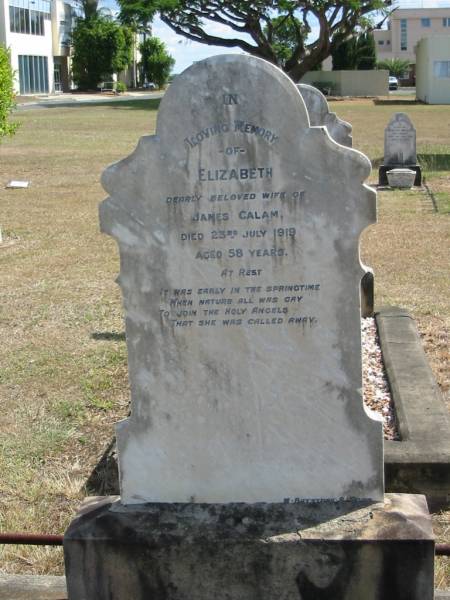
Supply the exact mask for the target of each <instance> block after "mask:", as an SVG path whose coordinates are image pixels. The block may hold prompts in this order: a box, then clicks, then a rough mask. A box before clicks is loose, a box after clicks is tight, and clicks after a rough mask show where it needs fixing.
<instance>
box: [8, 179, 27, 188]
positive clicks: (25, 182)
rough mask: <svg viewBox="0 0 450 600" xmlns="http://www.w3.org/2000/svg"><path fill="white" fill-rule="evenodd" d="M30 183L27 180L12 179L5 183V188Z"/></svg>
mask: <svg viewBox="0 0 450 600" xmlns="http://www.w3.org/2000/svg"><path fill="white" fill-rule="evenodd" d="M29 185H30V182H29V181H19V180H15V179H13V180H12V181H10V182H9V183H8V184H7V186H6V187H7V188H13V189H14V188H27V187H28V186H29Z"/></svg>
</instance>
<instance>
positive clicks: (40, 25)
mask: <svg viewBox="0 0 450 600" xmlns="http://www.w3.org/2000/svg"><path fill="white" fill-rule="evenodd" d="M73 18H74V11H73V9H72V7H71V6H70V4H68V3H65V2H64V0H0V44H3V45H4V46H6V47H7V48H9V50H10V53H11V65H12V68H13V70H14V71H15V91H16V93H18V94H48V93H54V92H59V91H63V90H67V89H68V87H69V71H68V57H69V53H70V37H69V35H70V31H71V29H72V20H73Z"/></svg>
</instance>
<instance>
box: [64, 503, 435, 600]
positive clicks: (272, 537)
mask: <svg viewBox="0 0 450 600" xmlns="http://www.w3.org/2000/svg"><path fill="white" fill-rule="evenodd" d="M64 553H65V561H66V577H67V584H68V592H69V599H70V600H107V599H108V600H130V599H133V600H148V599H151V600H163V599H164V600H212V599H214V600H274V598H277V600H291V599H292V600H294V599H295V600H299V598H301V600H361V599H363V598H364V600H391V599H392V600H394V599H395V600H432V598H433V558H434V541H433V534H432V530H431V522H430V516H429V513H428V509H427V506H426V502H425V498H424V497H423V496H416V495H408V494H387V495H386V496H385V501H384V503H382V502H381V503H365V504H363V503H361V502H359V503H357V502H351V501H336V502H330V501H328V502H308V503H293V504H161V503H160V504H151V503H149V504H142V505H136V504H135V505H131V506H130V505H129V506H124V505H122V504H121V503H120V499H119V498H118V497H106V498H102V499H99V498H94V499H91V500H90V501H88V502H86V503H85V504H84V505H83V507H82V509H81V510H80V512H79V514H78V516H77V517H76V518H75V519H74V520H73V521H72V524H71V525H70V527H69V529H68V530H67V532H66V535H65V538H64Z"/></svg>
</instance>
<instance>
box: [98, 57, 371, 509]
mask: <svg viewBox="0 0 450 600" xmlns="http://www.w3.org/2000/svg"><path fill="white" fill-rule="evenodd" d="M266 86H269V88H270V90H269V89H268V88H267V87H266ZM262 90H265V91H264V94H262ZM281 97H282V98H283V110H279V106H280V98H281ZM186 98H191V99H192V100H191V106H190V112H189V113H188V112H187V111H186V110H185V108H183V106H184V103H185V101H186ZM275 98H277V101H276V102H275ZM177 115H178V117H177ZM286 115H289V118H286ZM292 123H295V127H293V126H292ZM369 172H370V163H369V161H368V159H367V158H366V157H365V156H363V155H362V154H361V153H359V152H356V151H353V150H350V149H347V148H343V147H340V146H338V145H336V144H335V143H334V142H333V141H332V140H330V138H328V137H327V136H326V135H324V134H323V132H322V131H321V130H319V129H314V128H310V127H309V126H308V120H307V114H306V111H305V107H304V105H303V103H302V102H301V100H300V96H299V94H298V93H297V91H296V89H295V86H294V85H292V84H291V82H290V81H289V79H288V78H287V77H286V76H284V75H282V74H281V73H278V71H275V72H274V71H273V67H271V66H270V65H268V64H267V63H265V62H261V61H259V60H255V59H250V58H245V59H244V58H241V59H236V57H233V56H231V57H230V56H222V57H220V58H216V59H211V60H210V61H207V62H204V63H199V64H197V65H196V66H193V67H192V68H191V69H189V70H188V71H187V72H185V73H184V75H183V76H181V77H178V78H177V79H176V81H175V82H174V84H173V85H172V86H171V87H170V88H169V90H168V92H167V93H166V95H165V97H164V99H163V102H162V103H161V107H160V109H159V115H158V125H157V132H156V135H155V136H151V137H146V138H142V139H141V141H140V143H139V145H138V147H137V149H136V151H135V152H134V154H132V155H131V156H130V157H129V158H127V159H126V160H124V161H121V162H119V163H117V164H116V165H113V166H112V167H110V168H109V169H108V170H107V171H106V172H105V174H104V176H103V184H104V186H105V188H106V190H107V191H108V192H109V193H110V195H111V196H110V198H109V199H107V200H106V201H105V202H104V203H103V205H102V208H101V228H102V230H103V231H104V232H106V233H109V234H111V235H113V236H114V237H115V238H116V240H117V241H118V243H119V247H120V255H121V273H120V285H121V288H122V292H123V297H124V304H125V311H126V333H127V340H128V356H129V359H128V361H129V371H130V383H131V394H132V414H131V417H130V418H129V419H128V420H126V421H124V422H122V423H120V424H119V426H118V428H117V443H118V452H119V468H120V478H121V496H122V501H123V502H125V503H138V502H143V501H157V502H194V501H195V502H294V501H295V499H296V498H297V499H298V498H303V499H330V498H340V497H345V498H350V497H356V498H371V499H380V498H381V497H382V495H383V458H382V433H381V423H380V422H378V421H376V420H374V419H372V418H371V417H369V415H368V414H367V413H366V411H365V409H364V408H363V403H362V396H361V387H362V383H361V339H360V321H359V317H360V307H359V293H358V288H359V284H360V280H361V277H362V275H363V271H362V269H361V265H360V262H359V258H358V256H359V254H358V246H359V235H360V233H361V231H362V230H363V229H364V228H365V227H366V226H367V225H369V224H370V223H372V222H373V221H374V220H375V193H374V192H373V191H372V190H371V189H369V188H367V187H365V186H364V185H363V181H364V179H365V178H366V177H367V175H368V174H369ZM344 440H345V442H344ZM169 473H170V476H168V474H169Z"/></svg>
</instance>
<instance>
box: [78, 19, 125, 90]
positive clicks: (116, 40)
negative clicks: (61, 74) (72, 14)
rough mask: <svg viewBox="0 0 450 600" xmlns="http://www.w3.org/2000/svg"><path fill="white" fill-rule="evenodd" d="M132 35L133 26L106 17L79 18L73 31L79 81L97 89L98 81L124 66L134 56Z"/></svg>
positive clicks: (82, 85)
mask: <svg viewBox="0 0 450 600" xmlns="http://www.w3.org/2000/svg"><path fill="white" fill-rule="evenodd" d="M131 36H132V34H131V31H130V29H128V28H127V27H123V26H121V25H119V24H117V23H115V22H114V21H111V20H110V19H107V18H105V17H101V16H97V17H95V18H91V19H89V20H86V19H78V21H77V24H76V26H75V29H74V30H73V33H72V43H73V58H72V74H73V80H74V81H75V83H76V85H77V86H78V87H79V88H80V89H82V90H95V89H96V88H97V85H98V83H99V81H101V80H104V79H105V77H111V74H112V73H118V72H119V71H122V70H123V69H125V68H126V67H127V66H128V65H129V64H130V63H131V60H132V56H131V46H132V43H131ZM109 81H110V80H109Z"/></svg>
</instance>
